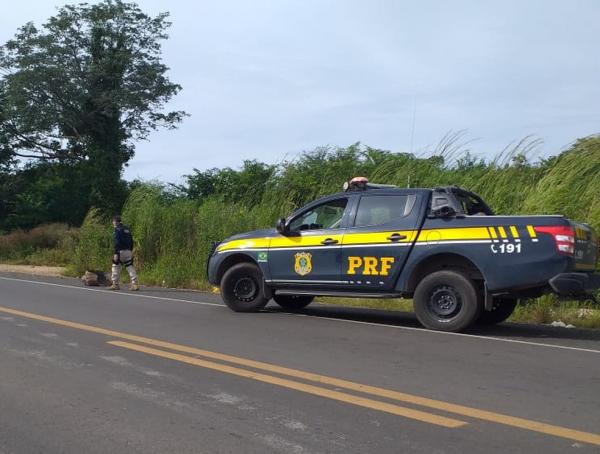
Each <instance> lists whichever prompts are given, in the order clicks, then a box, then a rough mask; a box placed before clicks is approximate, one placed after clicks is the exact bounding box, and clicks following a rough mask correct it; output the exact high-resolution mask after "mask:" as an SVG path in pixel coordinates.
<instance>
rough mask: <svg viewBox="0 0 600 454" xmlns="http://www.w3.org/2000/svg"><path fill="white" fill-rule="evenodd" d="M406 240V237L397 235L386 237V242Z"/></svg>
mask: <svg viewBox="0 0 600 454" xmlns="http://www.w3.org/2000/svg"><path fill="white" fill-rule="evenodd" d="M406 238H407V236H406V235H401V234H399V233H392V234H391V235H390V236H388V237H387V239H388V240H390V241H394V242H395V241H400V240H405V239H406Z"/></svg>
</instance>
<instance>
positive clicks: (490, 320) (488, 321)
mask: <svg viewBox="0 0 600 454" xmlns="http://www.w3.org/2000/svg"><path fill="white" fill-rule="evenodd" d="M518 302H519V300H516V299H511V298H498V299H496V298H494V302H493V305H492V310H491V311H482V312H481V315H480V316H479V320H478V321H477V322H478V323H481V324H482V325H496V324H497V323H502V322H503V321H504V320H506V319H507V318H508V317H510V316H511V315H512V313H513V312H514V311H515V308H516V307H517V303H518Z"/></svg>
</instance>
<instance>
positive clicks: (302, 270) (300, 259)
mask: <svg viewBox="0 0 600 454" xmlns="http://www.w3.org/2000/svg"><path fill="white" fill-rule="evenodd" d="M295 258H296V260H295V262H294V271H295V272H296V273H298V274H299V275H300V276H306V275H307V274H308V273H310V272H311V271H312V262H311V259H312V254H311V253H310V252H298V253H297V254H296V255H295Z"/></svg>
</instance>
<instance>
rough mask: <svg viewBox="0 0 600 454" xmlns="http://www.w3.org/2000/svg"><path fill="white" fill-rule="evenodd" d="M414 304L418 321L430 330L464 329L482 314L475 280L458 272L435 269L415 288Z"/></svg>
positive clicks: (454, 330) (453, 330)
mask: <svg viewBox="0 0 600 454" xmlns="http://www.w3.org/2000/svg"><path fill="white" fill-rule="evenodd" d="M413 304H414V309H415V314H416V315H417V318H418V319H419V322H421V324H422V325H423V326H425V327H426V328H429V329H435V330H439V331H451V332H456V331H462V330H464V329H466V328H468V327H469V326H470V325H472V324H473V322H475V321H476V320H477V319H478V318H479V314H480V313H481V304H480V301H479V299H478V298H477V289H476V288H475V285H474V283H473V281H471V280H470V279H468V278H467V277H466V276H465V275H463V274H461V273H459V272H456V271H436V272H434V273H431V274H430V275H429V276H426V277H425V278H424V279H423V280H422V281H421V282H419V285H417V288H416V290H415V294H414V298H413Z"/></svg>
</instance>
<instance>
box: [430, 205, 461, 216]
mask: <svg viewBox="0 0 600 454" xmlns="http://www.w3.org/2000/svg"><path fill="white" fill-rule="evenodd" d="M431 214H432V216H433V217H435V218H451V217H454V216H456V210H455V209H454V208H453V207H451V206H450V205H442V206H439V207H437V208H435V209H434V210H431Z"/></svg>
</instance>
